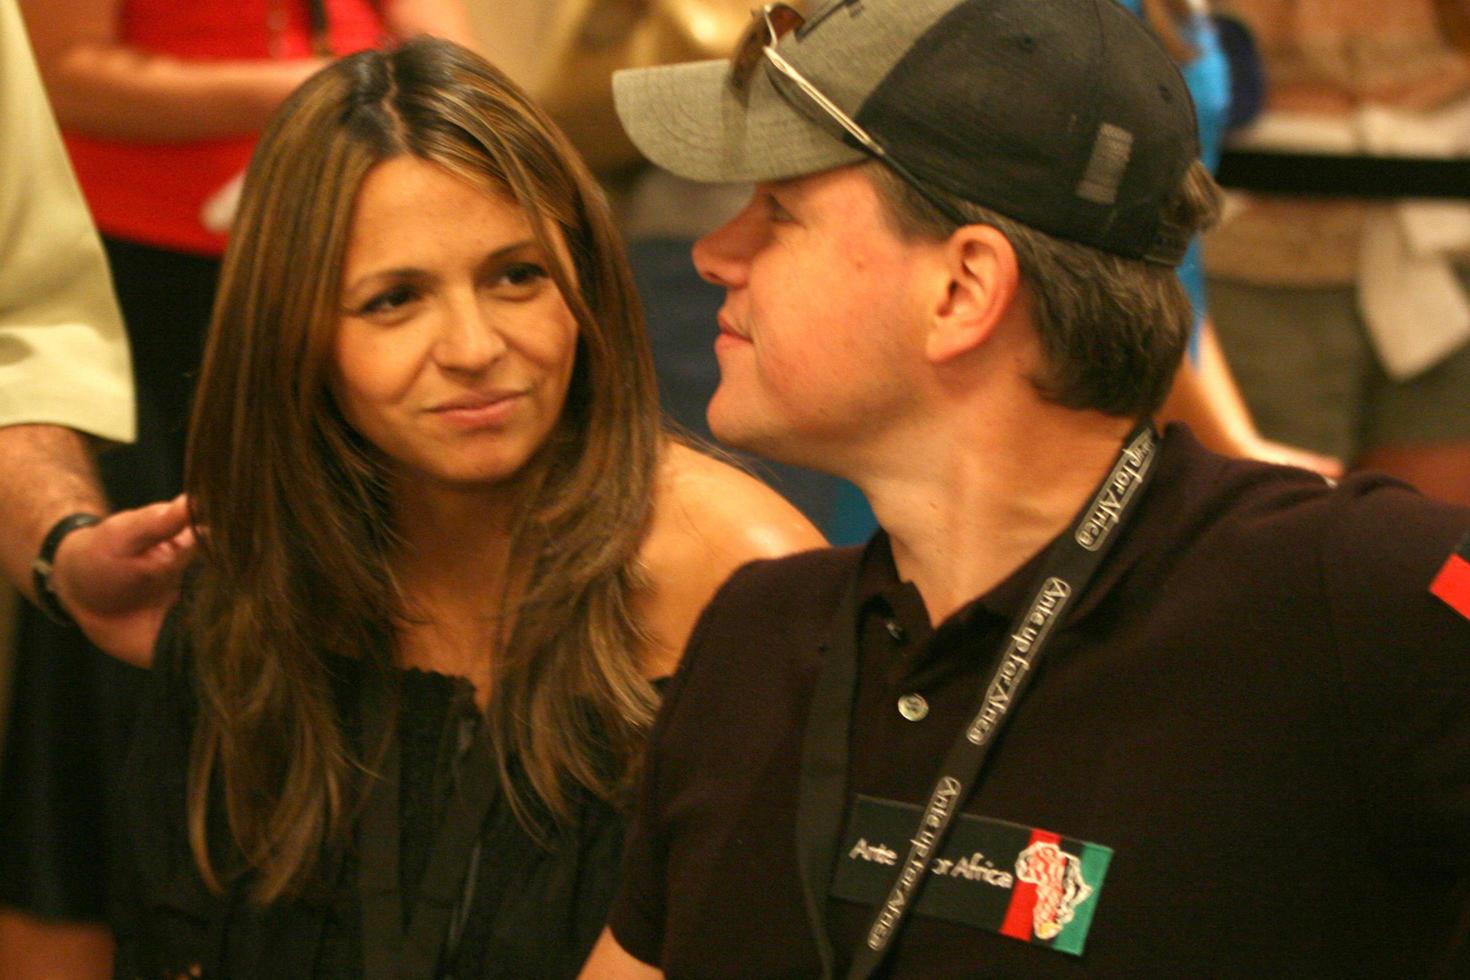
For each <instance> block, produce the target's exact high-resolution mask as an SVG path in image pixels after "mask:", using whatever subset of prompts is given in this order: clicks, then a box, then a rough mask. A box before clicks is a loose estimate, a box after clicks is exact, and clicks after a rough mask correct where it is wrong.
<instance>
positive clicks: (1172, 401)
mask: <svg viewBox="0 0 1470 980" xmlns="http://www.w3.org/2000/svg"><path fill="white" fill-rule="evenodd" d="M1159 418H1160V421H1165V422H1168V421H1180V422H1186V423H1188V424H1189V427H1190V428H1191V429H1193V430H1194V433H1195V435H1196V436H1197V437H1198V438H1199V440H1200V442H1202V443H1203V444H1204V445H1205V446H1207V447H1209V448H1210V449H1213V450H1214V451H1215V452H1218V453H1225V454H1226V455H1231V456H1243V455H1250V446H1251V443H1252V442H1253V440H1254V439H1255V437H1256V427H1255V423H1254V422H1253V421H1252V420H1251V415H1250V410H1249V409H1247V408H1246V405H1245V401H1244V399H1242V398H1241V396H1240V390H1239V389H1238V388H1237V387H1236V386H1235V379H1234V378H1233V377H1232V376H1231V374H1230V368H1229V366H1228V365H1227V364H1226V362H1225V355H1224V352H1223V351H1221V350H1220V344H1219V341H1217V340H1216V339H1215V331H1214V329H1213V328H1212V327H1211V325H1210V323H1209V321H1206V322H1205V323H1204V325H1203V326H1202V327H1201V328H1200V337H1199V357H1198V359H1197V360H1196V361H1195V362H1194V363H1191V362H1190V361H1189V360H1188V359H1186V360H1185V362H1184V363H1183V364H1181V365H1180V367H1179V372H1178V374H1176V375H1175V377H1174V386H1173V388H1172V389H1170V391H1169V397H1168V400H1166V401H1165V402H1164V407H1163V408H1162V409H1160V410H1159Z"/></svg>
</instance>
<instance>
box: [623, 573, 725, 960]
mask: <svg viewBox="0 0 1470 980" xmlns="http://www.w3.org/2000/svg"><path fill="white" fill-rule="evenodd" d="M719 603H720V593H716V595H715V597H714V598H713V599H712V600H710V604H709V605H708V606H706V607H705V610H704V612H703V613H702V614H701V615H700V617H699V621H698V622H697V623H696V624H695V626H694V630H693V632H692V633H691V634H690V636H689V642H688V644H687V645H686V646H685V650H684V656H683V658H682V659H681V660H680V662H679V669H678V671H677V672H675V674H674V676H673V678H671V679H670V681H669V683H668V686H667V687H666V688H665V690H664V697H663V704H662V705H661V707H660V708H659V713H658V718H657V719H656V720H655V721H654V724H653V730H652V732H651V733H650V734H649V739H648V754H647V756H646V758H645V762H644V768H643V777H642V780H641V782H640V786H639V789H638V794H637V797H636V799H635V801H634V807H633V814H632V821H631V823H630V825H629V828H628V839H627V843H626V845H625V847H624V850H623V870H622V881H621V883H620V885H619V887H618V894H617V897H616V898H614V899H613V903H612V909H611V911H610V912H609V913H608V927H609V928H610V929H611V930H612V933H613V935H614V936H615V937H616V938H617V940H618V945H619V946H621V947H623V949H624V950H626V951H627V952H628V953H630V954H631V955H632V956H633V957H634V958H636V959H638V960H641V961H643V962H644V963H648V964H652V965H658V964H659V963H661V962H662V960H663V947H664V926H665V923H666V921H667V918H666V914H665V913H666V911H667V898H668V836H667V834H666V832H665V828H664V820H663V817H664V812H663V811H664V807H663V802H664V800H665V799H667V792H666V789H667V788H666V787H665V786H664V785H663V779H664V777H666V776H668V775H669V774H668V772H667V770H666V768H665V767H662V766H661V765H660V762H661V759H662V756H663V755H664V752H663V749H664V745H665V741H664V735H665V732H666V731H667V729H668V727H669V719H670V718H672V717H673V716H674V714H675V713H676V712H677V711H678V707H679V701H680V695H681V694H682V692H683V690H684V688H685V686H686V681H687V679H688V677H689V675H690V674H691V673H692V672H693V671H694V670H695V669H696V667H697V665H698V662H699V659H700V658H699V651H700V649H701V648H702V647H703V645H704V638H705V636H706V635H707V633H708V624H709V622H710V621H711V619H712V618H713V616H714V614H715V609H716V607H717V606H718V605H719Z"/></svg>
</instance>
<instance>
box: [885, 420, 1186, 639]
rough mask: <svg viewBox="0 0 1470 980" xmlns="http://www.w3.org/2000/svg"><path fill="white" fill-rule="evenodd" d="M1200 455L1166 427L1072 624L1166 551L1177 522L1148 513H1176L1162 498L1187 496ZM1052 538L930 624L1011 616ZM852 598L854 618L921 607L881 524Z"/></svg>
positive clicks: (1176, 429)
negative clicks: (1148, 475) (1148, 473)
mask: <svg viewBox="0 0 1470 980" xmlns="http://www.w3.org/2000/svg"><path fill="white" fill-rule="evenodd" d="M1205 455H1208V452H1207V450H1205V449H1204V448H1203V447H1202V446H1200V444H1199V443H1198V442H1197V441H1196V440H1195V438H1194V436H1193V435H1192V434H1191V433H1190V432H1189V430H1188V429H1187V428H1186V427H1184V426H1181V425H1171V426H1169V427H1168V429H1167V430H1166V431H1165V433H1164V438H1163V440H1162V445H1161V447H1160V450H1159V458H1158V461H1157V463H1156V465H1157V467H1158V470H1157V472H1156V473H1155V474H1154V478H1153V480H1152V481H1151V483H1150V485H1149V487H1148V488H1147V489H1146V490H1145V491H1144V495H1143V496H1142V497H1141V498H1140V499H1139V501H1138V507H1137V509H1136V510H1135V512H1134V514H1133V516H1132V517H1131V518H1130V520H1129V521H1128V525H1127V526H1126V527H1124V528H1123V529H1122V531H1121V533H1120V534H1119V537H1118V540H1117V541H1116V542H1115V543H1114V545H1113V548H1112V551H1111V552H1110V553H1109V554H1108V555H1107V557H1106V559H1105V560H1104V561H1103V563H1102V566H1101V567H1100V568H1099V569H1098V570H1097V573H1096V575H1095V576H1094V578H1093V580H1092V582H1091V583H1090V584H1089V585H1088V587H1087V590H1086V592H1085V593H1084V594H1083V595H1082V597H1081V598H1080V599H1079V600H1078V602H1077V604H1076V605H1075V606H1074V607H1073V608H1072V611H1071V613H1069V614H1068V617H1067V618H1068V622H1069V623H1071V624H1073V625H1075V624H1077V623H1079V622H1081V621H1082V620H1083V619H1085V618H1086V617H1087V616H1088V615H1090V614H1091V613H1092V612H1093V611H1095V610H1096V609H1097V607H1098V605H1099V604H1100V603H1102V601H1103V600H1104V599H1105V598H1106V597H1107V596H1108V595H1109V594H1110V593H1111V592H1112V591H1113V589H1114V588H1115V587H1116V586H1117V585H1118V583H1120V582H1121V581H1122V580H1123V579H1124V578H1125V577H1126V576H1127V575H1128V574H1129V573H1130V572H1131V571H1132V570H1133V569H1134V568H1135V567H1136V566H1138V565H1139V564H1140V563H1143V562H1145V561H1147V560H1148V559H1150V558H1151V557H1152V556H1155V555H1157V554H1162V553H1164V552H1166V551H1167V550H1168V548H1169V543H1170V541H1172V540H1174V539H1175V536H1176V534H1177V531H1178V527H1177V522H1176V521H1159V520H1155V519H1154V515H1159V514H1178V513H1180V512H1181V509H1180V508H1178V507H1174V506H1165V504H1164V502H1165V501H1167V500H1169V499H1170V498H1175V497H1178V496H1180V495H1186V496H1187V495H1189V494H1190V492H1191V489H1192V488H1191V487H1189V486H1188V485H1187V484H1188V481H1187V479H1186V476H1185V474H1187V473H1190V472H1198V471H1199V468H1198V467H1197V466H1195V465H1193V464H1194V463H1197V461H1198V460H1199V458H1200V457H1201V456H1205ZM1069 523H1070V522H1069ZM1058 537H1060V535H1058ZM1056 540H1057V539H1056V538H1052V539H1051V540H1050V541H1048V542H1047V543H1046V544H1045V545H1044V546H1042V548H1041V549H1040V550H1039V551H1037V553H1036V554H1034V555H1032V556H1031V557H1030V558H1028V559H1027V560H1026V561H1025V562H1024V563H1023V564H1022V565H1021V566H1019V567H1018V568H1017V569H1016V570H1015V571H1013V572H1012V573H1011V574H1010V575H1008V576H1007V577H1006V578H1005V579H1004V580H1003V581H1001V582H1000V583H999V584H997V585H996V586H995V587H993V588H991V589H990V590H989V591H987V592H985V593H984V594H982V595H979V596H976V597H975V598H973V599H972V600H970V601H969V602H967V603H966V604H965V605H963V606H961V607H960V608H959V609H957V610H956V611H955V612H954V613H952V614H951V615H950V616H949V618H947V619H946V620H945V621H944V623H940V624H939V625H938V626H937V627H936V628H935V629H936V631H937V630H939V629H942V628H944V626H945V625H946V624H950V623H954V622H957V621H959V620H961V619H962V618H963V619H968V618H971V617H974V616H977V615H982V614H988V615H991V616H997V617H1000V618H1002V619H1004V620H1006V621H1010V620H1012V619H1014V618H1015V616H1016V615H1017V614H1018V613H1019V612H1020V610H1021V607H1022V605H1023V604H1024V603H1025V602H1026V601H1027V600H1028V599H1029V598H1030V593H1031V589H1032V588H1033V587H1034V586H1035V584H1036V579H1037V577H1038V576H1039V575H1040V573H1041V568H1042V565H1043V563H1044V562H1045V560H1046V555H1047V553H1048V552H1049V551H1050V550H1051V547H1052V545H1053V544H1055V543H1056ZM906 597H907V598H906ZM857 600H858V601H857V609H858V615H859V618H860V619H861V617H862V616H864V615H867V614H868V613H869V612H871V611H873V610H874V609H875V608H877V609H879V610H881V611H882V612H883V614H885V615H891V614H892V613H893V612H894V611H895V610H897V609H899V608H901V607H902V605H903V604H906V603H907V602H908V601H918V602H919V603H920V604H921V605H922V597H921V596H920V595H919V592H918V589H917V588H916V587H915V586H914V585H913V583H912V582H907V581H904V580H902V579H900V578H899V575H898V567H897V565H896V564H895V563H894V560H893V546H892V543H891V542H890V541H889V538H888V533H887V532H886V531H884V530H883V529H882V528H879V529H878V531H877V532H876V533H875V534H874V535H873V537H872V538H870V539H869V540H868V543H867V545H866V546H865V547H864V549H863V552H862V555H861V557H860V559H859V564H858V579H857ZM926 621H927V620H926Z"/></svg>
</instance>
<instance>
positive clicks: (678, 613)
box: [640, 442, 827, 676]
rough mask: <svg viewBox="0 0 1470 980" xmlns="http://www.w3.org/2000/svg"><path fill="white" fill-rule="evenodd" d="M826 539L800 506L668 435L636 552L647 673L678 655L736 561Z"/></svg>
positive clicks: (669, 664)
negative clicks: (642, 580) (643, 580)
mask: <svg viewBox="0 0 1470 980" xmlns="http://www.w3.org/2000/svg"><path fill="white" fill-rule="evenodd" d="M826 544H827V542H826V539H824V538H823V537H822V535H821V533H820V532H818V531H817V529H816V528H815V527H814V526H812V523H811V522H810V521H808V520H807V519H806V518H805V517H804V516H802V513H801V512H800V511H799V510H797V509H796V508H795V507H793V506H792V505H791V504H790V503H788V502H787V501H786V500H785V499H783V498H782V497H781V496H780V495H779V494H778V493H776V491H774V490H772V489H771V488H770V487H768V486H766V485H765V484H764V483H762V482H761V481H760V480H757V479H756V478H755V477H753V476H751V475H750V474H748V473H745V472H743V471H741V470H740V469H739V468H737V467H735V466H732V465H730V464H729V463H726V462H722V461H720V460H718V459H715V458H713V457H711V456H708V455H706V454H704V453H701V452H698V451H697V450H694V449H691V448H690V447H688V446H685V445H682V444H680V443H676V442H670V443H669V444H668V445H667V446H666V448H665V450H664V453H663V458H662V459H661V461H660V464H659V475H658V484H657V488H656V490H655V493H654V513H653V522H652V524H651V525H650V527H649V530H648V534H647V535H646V536H645V537H644V542H643V548H642V551H641V554H640V558H641V564H642V566H643V570H644V573H645V575H646V577H647V582H648V591H647V593H646V595H645V597H644V603H643V614H644V617H643V618H644V623H645V624H646V626H647V627H648V628H649V630H650V632H651V634H652V637H653V643H652V644H651V647H652V649H650V650H649V656H648V658H647V661H648V672H649V674H650V675H651V676H657V675H659V674H662V673H668V672H669V671H671V670H672V669H673V667H674V665H675V664H676V663H677V662H678V658H679V655H680V654H681V653H682V652H683V648H684V643H685V641H686V640H687V639H688V638H689V632H690V630H692V629H693V628H694V623H695V621H696V620H697V619H698V618H699V613H700V612H701V611H702V610H703V609H704V606H705V604H706V603H708V602H709V600H710V598H711V597H712V596H713V595H714V594H715V591H716V590H717V589H719V587H720V586H721V585H722V584H724V582H725V580H726V579H727V578H729V577H730V575H731V573H733V572H734V571H735V570H736V569H737V568H739V567H740V566H741V565H744V564H746V563H747V562H750V561H755V560H756V559H759V558H778V557H780V556H782V555H789V554H793V553H795V552H798V551H807V550H809V549H811V548H821V547H824V546H825V545H826Z"/></svg>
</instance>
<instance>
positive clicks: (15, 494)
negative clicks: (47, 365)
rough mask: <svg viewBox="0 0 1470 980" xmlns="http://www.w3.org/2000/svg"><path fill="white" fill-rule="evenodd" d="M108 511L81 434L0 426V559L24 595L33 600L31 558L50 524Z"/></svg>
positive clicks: (46, 427) (44, 427)
mask: <svg viewBox="0 0 1470 980" xmlns="http://www.w3.org/2000/svg"><path fill="white" fill-rule="evenodd" d="M108 509H109V508H108V506H107V499H106V496H105V495H104V494H103V492H102V486H101V483H100V482H99V481H98V479H97V470H96V467H95V466H94V464H93V462H92V454H91V450H90V449H89V447H88V446H87V441H86V437H85V436H83V435H81V434H80V433H78V432H75V431H73V430H72V429H67V428H63V427H61V426H57V425H12V426H6V427H3V428H0V561H3V563H4V568H5V574H6V576H7V577H9V579H10V581H11V582H13V583H14V584H15V585H16V587H18V588H19V589H20V590H21V591H22V592H23V593H25V595H27V596H29V597H31V598H34V596H32V591H31V560H32V559H34V558H35V557H36V552H37V551H38V550H39V549H40V547H41V539H42V538H44V537H45V536H46V532H47V531H48V530H50V529H51V526H52V525H53V524H55V523H56V522H57V521H58V520H60V519H61V518H63V517H65V516H66V515H67V514H72V513H76V512H77V511H89V512H91V513H94V514H105V513H106V512H107V510H108Z"/></svg>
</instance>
